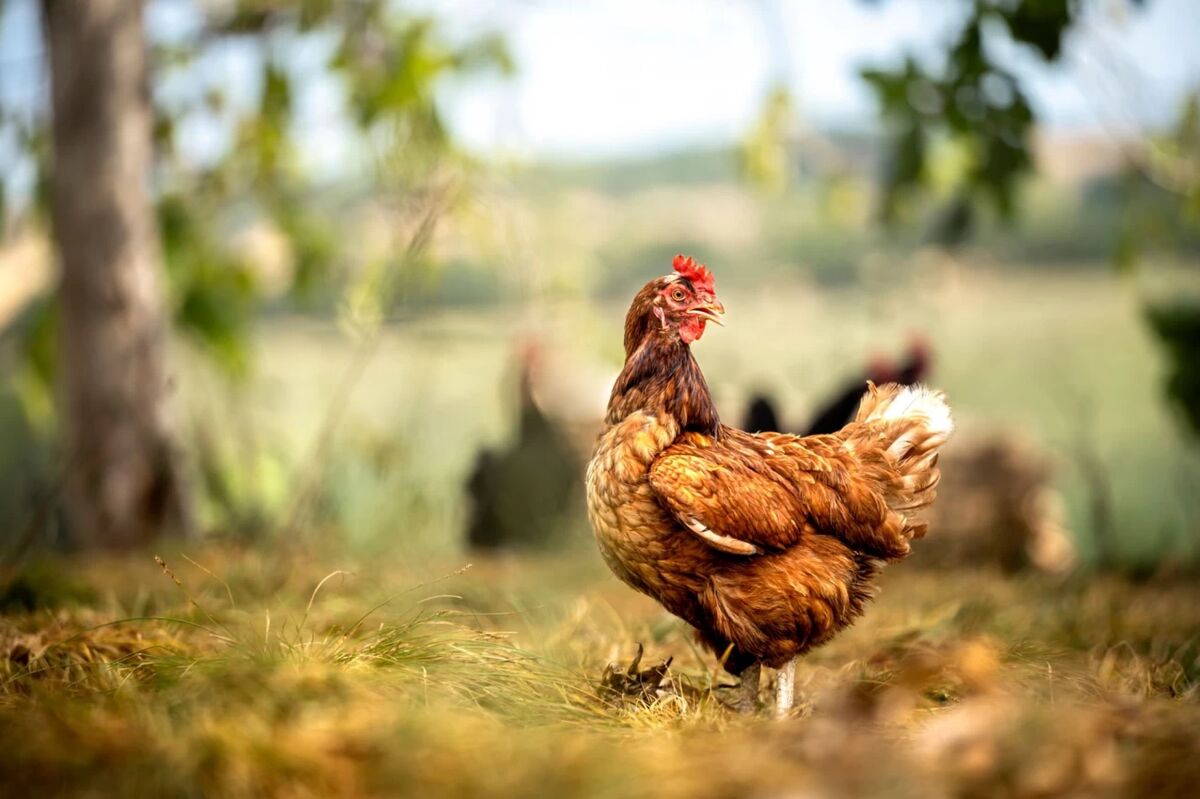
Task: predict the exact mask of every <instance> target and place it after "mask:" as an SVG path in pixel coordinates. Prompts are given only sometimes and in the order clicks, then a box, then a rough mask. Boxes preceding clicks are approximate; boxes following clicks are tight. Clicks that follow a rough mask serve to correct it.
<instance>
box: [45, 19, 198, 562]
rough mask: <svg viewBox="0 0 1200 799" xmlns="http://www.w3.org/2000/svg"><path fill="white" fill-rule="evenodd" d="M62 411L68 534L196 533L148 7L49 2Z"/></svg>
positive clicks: (95, 537) (136, 538) (116, 540)
mask: <svg viewBox="0 0 1200 799" xmlns="http://www.w3.org/2000/svg"><path fill="white" fill-rule="evenodd" d="M42 9H43V15H44V16H43V18H44V23H45V30H46V41H47V50H48V52H49V61H50V71H51V79H52V95H51V111H52V115H53V128H52V129H53V137H54V145H53V151H52V152H53V163H52V178H51V205H52V213H53V222H54V239H55V244H56V247H57V249H58V255H59V259H60V262H61V267H62V283H61V286H60V289H59V300H60V307H59V310H60V320H59V321H60V328H59V339H60V350H59V354H60V361H59V375H60V392H61V393H60V408H61V417H62V420H63V425H64V434H65V438H64V441H65V445H66V462H67V475H66V488H65V491H66V500H67V510H68V515H69V519H70V523H71V530H72V537H73V538H74V539H76V540H77V541H79V542H80V543H82V544H84V545H89V546H99V547H108V548H121V547H129V546H135V545H138V544H142V543H145V542H147V541H149V540H151V539H153V538H155V537H157V536H158V535H160V534H161V533H164V532H170V531H182V530H185V529H186V528H187V518H188V514H187V512H186V507H187V506H186V502H185V497H186V494H185V491H184V487H183V484H182V479H181V476H180V470H179V469H178V465H177V464H178V459H177V455H176V451H175V447H174V445H173V440H172V435H171V427H170V424H169V414H168V410H167V405H168V402H167V400H168V385H167V381H166V375H165V371H164V352H163V351H164V347H165V337H166V331H167V323H166V317H165V311H164V304H165V302H164V296H163V290H162V286H161V283H160V280H161V276H160V274H159V267H158V263H159V252H158V240H157V230H156V226H155V220H154V213H153V209H152V208H151V204H150V196H149V189H148V186H147V183H148V181H149V178H150V169H151V165H152V144H151V112H150V103H149V95H148V92H149V85H148V75H147V53H146V41H145V35H144V28H143V21H142V2H141V1H140V0H81V1H77V0H43V2H42Z"/></svg>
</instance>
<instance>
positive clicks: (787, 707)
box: [775, 658, 796, 719]
mask: <svg viewBox="0 0 1200 799" xmlns="http://www.w3.org/2000/svg"><path fill="white" fill-rule="evenodd" d="M795 703H796V658H792V659H791V660H789V661H788V662H787V663H785V664H784V665H783V667H782V668H780V669H779V672H778V673H777V674H776V675H775V718H777V719H779V718H783V717H784V716H786V715H787V714H788V712H789V711H791V709H792V705H794V704H795Z"/></svg>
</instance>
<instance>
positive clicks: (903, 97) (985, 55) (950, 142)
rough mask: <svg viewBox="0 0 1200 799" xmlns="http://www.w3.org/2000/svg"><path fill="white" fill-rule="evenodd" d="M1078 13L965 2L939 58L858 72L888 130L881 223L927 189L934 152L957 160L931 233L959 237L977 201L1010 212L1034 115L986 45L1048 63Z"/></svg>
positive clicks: (1071, 8) (1063, 3)
mask: <svg viewBox="0 0 1200 799" xmlns="http://www.w3.org/2000/svg"><path fill="white" fill-rule="evenodd" d="M1140 1H1141V0H1132V2H1135V3H1139V4H1140ZM1079 13H1080V9H1079V4H1078V3H1076V2H1072V0H974V1H973V2H972V3H969V4H968V9H967V13H966V15H965V19H964V21H963V24H962V27H961V28H960V29H959V31H958V34H957V37H956V39H955V40H954V41H953V43H952V44H950V45H949V46H948V48H947V52H946V54H945V59H944V64H936V65H930V64H926V63H922V62H920V61H918V60H917V59H916V58H914V57H912V56H909V57H908V58H906V59H905V60H904V63H903V64H902V65H901V66H899V67H897V68H892V69H888V68H882V67H874V68H869V69H865V70H863V72H862V77H863V79H864V80H865V81H866V82H867V84H868V85H869V86H870V87H871V89H872V91H873V92H874V93H875V96H876V98H877V100H878V101H879V105H880V109H881V112H882V114H883V116H884V119H885V120H886V121H887V122H888V123H889V125H890V126H891V129H892V133H891V144H890V148H889V153H888V169H887V172H886V174H885V176H884V185H883V192H884V196H883V204H882V213H883V218H884V219H885V221H892V220H894V219H895V218H896V215H897V214H898V213H899V211H900V208H901V206H902V205H903V204H904V202H905V200H906V199H908V198H909V197H911V196H912V195H914V194H916V193H918V192H920V191H921V190H923V189H925V190H927V189H928V188H929V187H930V184H931V183H932V181H933V171H934V165H933V161H934V159H935V157H936V156H937V154H938V153H945V152H950V151H952V152H953V153H955V158H956V159H957V160H958V161H960V162H961V163H960V164H959V165H958V166H957V167H956V168H955V169H954V172H956V174H954V175H952V176H951V178H950V180H949V182H950V185H949V186H947V187H946V190H945V194H947V195H948V196H949V199H948V202H947V204H946V207H945V208H944V209H943V211H942V213H941V215H940V216H939V218H938V219H937V220H936V222H935V224H934V226H933V229H932V231H931V236H932V237H933V238H934V239H935V240H936V241H939V242H941V243H945V244H951V245H953V244H958V243H961V242H962V241H963V240H964V239H966V238H967V237H969V236H970V234H971V231H972V228H973V226H974V217H975V214H976V206H977V205H978V204H980V203H981V202H984V203H987V204H989V205H990V206H991V207H993V208H994V209H995V210H996V211H997V212H998V213H999V214H1000V215H1001V216H1002V217H1005V218H1007V217H1010V216H1011V215H1012V213H1013V211H1014V203H1015V194H1016V189H1017V185H1018V182H1019V180H1020V178H1021V177H1022V176H1024V175H1026V174H1027V173H1028V172H1029V171H1030V169H1031V166H1032V162H1031V160H1030V153H1029V150H1030V141H1029V137H1030V134H1031V132H1032V130H1033V126H1034V123H1035V118H1034V113H1033V109H1032V108H1031V107H1030V104H1029V100H1028V98H1027V96H1026V94H1025V92H1024V90H1023V88H1022V86H1021V83H1020V81H1019V79H1018V78H1017V76H1016V75H1015V74H1014V73H1013V72H1012V70H1011V69H1009V68H1008V67H1007V66H1005V65H1004V64H1003V63H1002V62H1001V61H999V60H998V59H997V58H996V57H995V55H994V54H993V53H994V48H993V47H992V46H990V44H991V42H992V40H994V39H995V38H996V37H999V36H1006V37H1008V38H1009V39H1010V40H1011V41H1013V42H1015V43H1017V44H1019V45H1024V46H1025V47H1026V48H1028V49H1029V50H1031V51H1032V52H1034V53H1036V54H1037V55H1038V56H1040V57H1041V58H1042V59H1044V60H1045V61H1047V62H1053V61H1056V60H1057V59H1058V58H1059V57H1060V56H1061V54H1062V49H1063V39H1064V37H1065V36H1066V34H1067V33H1068V31H1069V30H1070V29H1071V26H1072V25H1073V24H1074V23H1075V21H1076V18H1077V17H1078V15H1079Z"/></svg>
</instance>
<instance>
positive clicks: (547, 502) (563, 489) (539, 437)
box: [466, 346, 582, 549]
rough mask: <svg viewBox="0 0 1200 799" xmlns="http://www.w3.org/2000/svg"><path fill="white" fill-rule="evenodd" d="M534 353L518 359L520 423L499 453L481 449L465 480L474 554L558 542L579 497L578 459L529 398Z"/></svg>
mask: <svg viewBox="0 0 1200 799" xmlns="http://www.w3.org/2000/svg"><path fill="white" fill-rule="evenodd" d="M537 358H538V356H537V349H536V347H533V346H526V347H524V348H523V349H522V351H521V355H520V357H519V368H520V421H519V422H518V425H517V433H516V437H515V438H514V440H513V442H512V443H511V444H510V445H509V446H508V447H507V448H506V449H503V450H501V451H494V450H489V449H483V450H480V452H479V454H478V456H477V457H476V460H475V466H474V468H473V469H472V470H471V475H470V477H468V479H467V484H466V491H467V494H468V496H469V497H470V500H471V518H470V521H469V522H468V525H467V543H468V544H469V545H470V546H471V547H474V548H477V549H500V548H512V547H532V548H545V547H549V546H552V545H554V544H555V543H559V542H561V541H562V540H563V539H564V537H565V533H566V532H567V530H568V529H569V528H570V517H571V515H572V513H571V512H572V510H575V509H576V506H577V502H578V500H579V496H578V493H577V487H578V485H579V482H580V478H581V471H582V469H581V466H580V462H579V458H578V457H577V456H576V454H575V450H574V448H573V447H572V446H571V444H570V441H569V440H568V437H567V435H566V434H565V433H564V432H563V431H562V430H560V429H559V426H558V425H557V424H556V423H555V421H554V420H553V419H551V418H550V417H548V416H547V415H546V414H545V413H543V412H542V410H541V408H540V407H538V404H537V402H536V401H535V400H534V396H533V380H534V372H535V370H536V367H537Z"/></svg>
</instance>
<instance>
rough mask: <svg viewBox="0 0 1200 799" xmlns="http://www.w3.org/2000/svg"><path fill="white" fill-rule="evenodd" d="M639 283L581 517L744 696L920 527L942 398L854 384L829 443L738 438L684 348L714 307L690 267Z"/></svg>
mask: <svg viewBox="0 0 1200 799" xmlns="http://www.w3.org/2000/svg"><path fill="white" fill-rule="evenodd" d="M674 265H675V273H674V274H671V275H667V276H666V277H661V278H658V279H656V280H652V281H651V282H650V283H648V284H646V286H645V287H644V288H643V289H642V290H641V291H640V292H639V293H638V295H637V297H635V298H634V301H633V304H632V306H631V307H630V309H629V313H628V315H627V316H626V319H625V366H624V369H623V370H622V371H621V374H620V376H619V377H618V378H617V382H616V384H615V385H614V387H613V391H612V397H611V399H610V400H609V405H608V414H607V417H606V419H605V424H606V429H605V431H604V432H603V434H602V435H601V437H600V440H599V443H598V445H597V447H596V453H595V455H594V457H593V458H592V461H591V463H590V464H589V465H588V473H587V494H588V513H589V516H590V518H591V521H592V526H593V528H594V529H595V533H596V539H597V541H598V542H599V545H600V551H601V553H602V554H603V556H604V559H605V561H606V562H607V563H608V565H609V567H610V568H611V569H612V570H613V572H614V573H615V574H616V575H617V576H618V577H620V578H621V579H622V580H624V581H625V582H626V583H628V584H629V585H630V586H632V587H633V588H635V589H637V590H639V591H641V592H643V593H645V594H647V595H649V596H651V597H653V598H654V599H656V600H658V601H659V602H660V603H662V605H663V606H664V607H665V608H666V609H667V610H669V611H670V612H671V613H674V614H675V615H677V616H679V617H680V618H682V619H684V620H685V621H687V622H688V623H689V624H691V625H692V626H693V627H695V628H696V631H697V634H698V637H699V638H700V639H701V640H702V641H703V642H704V643H705V644H706V645H707V646H708V647H709V648H710V649H711V650H712V651H713V652H714V653H716V654H717V655H718V656H719V657H722V658H723V665H724V667H725V669H726V670H727V671H729V672H730V673H733V674H742V675H743V677H742V682H743V688H744V695H743V703H745V702H746V701H747V699H749V698H750V697H757V690H758V689H757V685H758V670H759V669H758V666H759V664H766V665H767V666H770V667H772V668H778V669H781V672H780V675H779V680H778V683H777V685H778V692H777V707H778V709H779V711H780V712H784V711H786V710H787V709H788V708H790V707H791V703H792V675H793V673H794V659H795V658H796V657H797V656H799V655H801V654H803V653H804V652H806V651H808V650H809V649H811V648H812V647H814V646H818V645H820V644H822V643H824V642H825V641H827V640H829V639H830V638H831V637H832V636H833V635H834V634H835V633H837V632H838V631H839V630H840V629H842V628H843V627H845V626H846V625H848V624H850V623H851V622H852V621H853V620H854V619H855V618H856V617H857V616H858V615H859V614H860V613H861V612H862V610H863V605H864V603H865V602H866V601H867V600H868V599H869V598H870V597H871V596H872V595H873V589H872V581H873V579H874V578H875V576H876V575H877V574H878V573H879V570H880V568H881V567H882V565H883V564H884V563H885V562H887V561H893V560H899V559H901V558H903V557H904V556H905V555H907V554H908V552H909V542H910V541H911V540H912V539H914V538H920V537H921V536H923V535H924V534H925V529H926V525H925V522H923V521H921V520H920V518H919V517H918V516H917V515H916V514H917V512H918V511H920V510H921V509H922V508H924V507H926V506H928V505H929V504H930V503H931V502H932V501H933V498H934V495H935V492H936V487H937V483H938V478H939V474H938V470H937V458H938V450H939V449H940V448H941V446H942V445H943V444H944V443H945V442H946V439H947V438H948V436H949V435H950V432H951V430H952V427H953V425H952V422H951V419H950V411H949V408H948V407H947V406H946V403H945V401H944V399H943V397H942V395H941V394H940V393H938V392H934V391H930V390H928V389H925V388H923V387H911V388H905V387H902V386H898V385H885V386H881V387H876V386H874V385H868V391H867V392H866V394H865V396H864V397H863V401H862V403H861V406H860V407H859V410H858V414H857V416H856V417H855V420H854V421H853V422H851V423H850V424H848V425H846V427H844V428H843V429H842V430H840V431H838V432H837V433H834V434H831V435H820V436H808V437H798V436H792V435H787V434H783V433H758V434H754V435H751V434H749V433H745V432H742V431H741V430H735V429H733V428H730V427H727V426H725V425H723V424H721V422H720V420H719V418H718V416H717V411H716V408H715V407H714V405H713V402H712V397H711V396H710V394H709V390H708V385H707V383H706V382H705V380H704V375H703V374H702V373H701V371H700V367H699V366H698V365H697V364H696V361H695V359H694V358H693V357H692V353H691V349H690V347H689V345H690V344H691V342H693V341H695V340H696V339H698V338H700V336H701V335H702V334H703V333H704V329H705V325H706V324H707V323H708V322H710V321H712V322H716V323H720V318H721V316H722V315H723V314H724V307H723V306H722V305H721V303H720V302H719V301H718V300H717V298H716V289H715V286H714V282H713V278H712V275H711V273H710V272H709V271H708V270H707V269H706V268H705V267H704V266H702V265H700V264H697V263H695V261H693V260H692V259H690V258H684V257H683V256H679V257H677V258H676V259H675V264H674Z"/></svg>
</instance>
